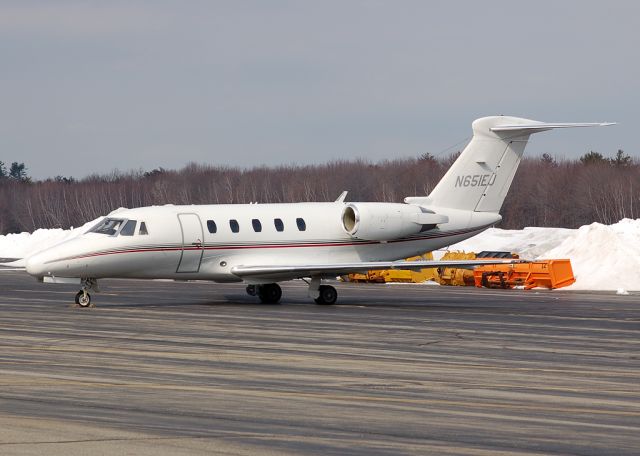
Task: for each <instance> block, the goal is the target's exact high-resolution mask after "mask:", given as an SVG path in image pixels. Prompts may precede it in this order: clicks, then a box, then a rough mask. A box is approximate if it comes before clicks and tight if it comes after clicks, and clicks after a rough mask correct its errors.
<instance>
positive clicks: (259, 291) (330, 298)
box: [247, 278, 338, 305]
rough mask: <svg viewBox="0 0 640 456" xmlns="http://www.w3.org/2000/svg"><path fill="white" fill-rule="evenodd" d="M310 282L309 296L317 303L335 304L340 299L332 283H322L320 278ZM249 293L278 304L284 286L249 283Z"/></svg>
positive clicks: (264, 301) (269, 302)
mask: <svg viewBox="0 0 640 456" xmlns="http://www.w3.org/2000/svg"><path fill="white" fill-rule="evenodd" d="M307 283H308V284H309V297H310V298H313V300H314V301H315V302H316V304H322V305H327V304H335V303H336V300H337V299H338V292H337V291H336V289H335V288H334V287H332V286H331V285H320V279H319V278H313V279H311V281H310V282H307ZM247 294H249V295H251V296H257V297H258V298H260V301H261V302H263V303H265V304H277V303H278V302H280V298H281V297H282V288H280V285H278V284H277V283H266V284H263V285H247Z"/></svg>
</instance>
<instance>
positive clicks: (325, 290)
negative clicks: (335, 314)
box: [315, 285, 338, 305]
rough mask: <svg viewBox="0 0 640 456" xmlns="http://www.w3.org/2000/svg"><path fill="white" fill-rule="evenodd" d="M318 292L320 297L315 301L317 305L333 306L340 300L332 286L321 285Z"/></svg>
mask: <svg viewBox="0 0 640 456" xmlns="http://www.w3.org/2000/svg"><path fill="white" fill-rule="evenodd" d="M318 291H319V292H320V296H318V297H317V298H316V299H315V301H316V304H321V305H331V304H335V303H336V301H337V300H338V292H337V291H336V289H335V288H333V287H332V286H331V285H320V288H319V289H318Z"/></svg>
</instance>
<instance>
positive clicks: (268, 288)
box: [258, 283, 282, 304]
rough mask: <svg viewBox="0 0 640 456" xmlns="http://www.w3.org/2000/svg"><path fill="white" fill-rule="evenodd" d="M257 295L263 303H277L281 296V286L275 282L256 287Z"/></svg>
mask: <svg viewBox="0 0 640 456" xmlns="http://www.w3.org/2000/svg"><path fill="white" fill-rule="evenodd" d="M258 297H259V298H260V301H261V302H263V303H264V304H278V302H280V298H281V297H282V288H280V285H278V284H277V283H268V284H266V285H261V286H260V287H259V288H258Z"/></svg>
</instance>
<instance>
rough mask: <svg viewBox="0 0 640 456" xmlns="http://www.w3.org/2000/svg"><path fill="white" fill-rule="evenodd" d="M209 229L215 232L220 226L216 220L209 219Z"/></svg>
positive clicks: (210, 231)
mask: <svg viewBox="0 0 640 456" xmlns="http://www.w3.org/2000/svg"><path fill="white" fill-rule="evenodd" d="M207 229H208V230H209V233H212V234H213V233H215V232H217V231H218V227H217V226H216V222H214V221H213V220H207Z"/></svg>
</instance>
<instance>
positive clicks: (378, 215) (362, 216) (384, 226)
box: [342, 203, 448, 241]
mask: <svg viewBox="0 0 640 456" xmlns="http://www.w3.org/2000/svg"><path fill="white" fill-rule="evenodd" d="M447 221H448V218H447V217H446V216H443V215H438V214H434V213H433V212H430V211H427V210H426V209H424V208H421V207H420V206H414V205H411V204H400V203H349V204H347V205H346V206H345V207H344V209H343V210H342V227H343V228H344V230H345V231H346V232H347V233H349V234H350V235H351V236H353V237H354V238H357V239H363V240H367V241H390V240H392V239H400V238H403V237H407V236H411V235H412V234H418V233H420V232H422V231H427V230H430V229H433V228H435V227H436V225H437V224H439V223H446V222H447Z"/></svg>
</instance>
